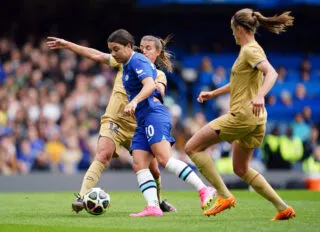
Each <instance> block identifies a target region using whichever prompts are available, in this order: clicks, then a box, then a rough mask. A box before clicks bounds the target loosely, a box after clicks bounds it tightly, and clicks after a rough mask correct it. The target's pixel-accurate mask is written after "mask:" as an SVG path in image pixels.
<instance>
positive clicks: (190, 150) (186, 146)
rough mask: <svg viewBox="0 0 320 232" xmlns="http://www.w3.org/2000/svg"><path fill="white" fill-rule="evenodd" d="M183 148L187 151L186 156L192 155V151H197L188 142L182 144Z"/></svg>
mask: <svg viewBox="0 0 320 232" xmlns="http://www.w3.org/2000/svg"><path fill="white" fill-rule="evenodd" d="M184 150H185V152H186V153H187V155H188V156H191V155H193V154H194V153H196V152H197V151H196V150H195V149H194V148H193V147H192V146H191V144H190V143H189V142H187V143H186V145H185V146H184Z"/></svg>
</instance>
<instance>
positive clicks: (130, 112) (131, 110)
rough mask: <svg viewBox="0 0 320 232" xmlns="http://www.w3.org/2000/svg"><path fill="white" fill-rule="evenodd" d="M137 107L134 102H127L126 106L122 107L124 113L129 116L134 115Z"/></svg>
mask: <svg viewBox="0 0 320 232" xmlns="http://www.w3.org/2000/svg"><path fill="white" fill-rule="evenodd" d="M137 105H138V104H137V102H136V101H135V100H132V101H131V102H129V104H128V105H126V106H125V107H124V113H125V114H126V115H129V116H132V115H134V112H135V111H136V108H137Z"/></svg>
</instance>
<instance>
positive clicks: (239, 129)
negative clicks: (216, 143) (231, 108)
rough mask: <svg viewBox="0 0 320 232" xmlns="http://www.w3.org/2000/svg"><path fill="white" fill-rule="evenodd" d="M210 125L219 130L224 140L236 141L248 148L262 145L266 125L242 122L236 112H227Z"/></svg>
mask: <svg viewBox="0 0 320 232" xmlns="http://www.w3.org/2000/svg"><path fill="white" fill-rule="evenodd" d="M209 125H210V127H211V128H213V129H214V130H216V131H219V137H220V138H221V140H223V141H227V142H229V143H232V142H233V141H236V142H237V143H239V144H241V145H242V146H244V147H246V148H257V147H260V145H261V143H262V140H263V138H264V135H265V130H266V125H265V124H259V125H250V124H246V123H242V122H241V121H239V120H238V119H237V116H236V115H234V114H230V113H228V114H225V115H223V116H221V117H219V118H217V119H215V120H213V121H211V122H210V123H209Z"/></svg>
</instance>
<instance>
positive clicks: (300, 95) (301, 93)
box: [294, 84, 307, 104]
mask: <svg viewBox="0 0 320 232" xmlns="http://www.w3.org/2000/svg"><path fill="white" fill-rule="evenodd" d="M306 96H307V92H306V87H305V86H304V85H303V84H297V87H296V91H295V95H294V100H295V103H300V104H303V103H305V101H306Z"/></svg>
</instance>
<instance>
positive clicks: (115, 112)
mask: <svg viewBox="0 0 320 232" xmlns="http://www.w3.org/2000/svg"><path fill="white" fill-rule="evenodd" d="M109 57H110V58H109V63H108V65H109V66H110V67H112V68H118V72H117V74H116V77H115V81H114V85H113V90H112V94H111V97H110V100H109V103H108V107H107V109H106V112H105V114H104V115H103V117H104V118H105V117H107V118H111V119H113V120H114V121H115V122H117V123H119V124H121V123H122V122H125V123H130V124H136V119H135V117H134V116H127V115H125V114H124V107H125V106H126V105H127V104H128V103H129V101H128V98H127V94H126V91H125V89H124V87H123V84H122V71H123V69H122V65H121V64H119V63H117V61H116V60H115V59H114V58H113V57H112V56H111V55H110V56H109ZM156 81H157V82H161V83H163V84H165V85H167V78H166V75H165V74H164V72H162V71H160V70H158V69H157V78H156Z"/></svg>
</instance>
